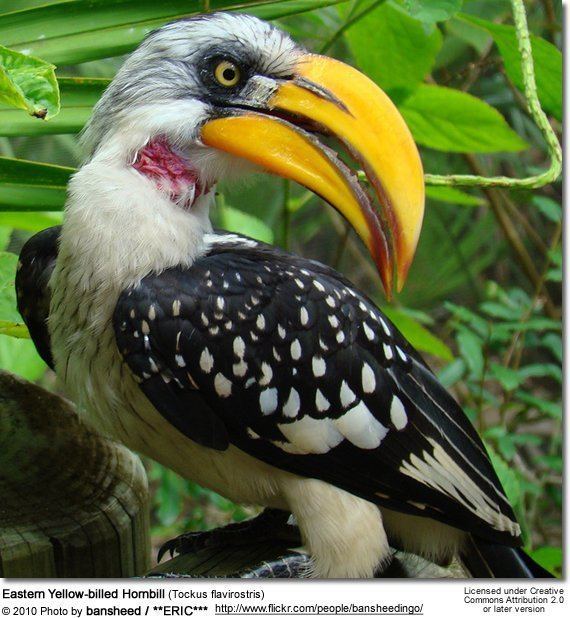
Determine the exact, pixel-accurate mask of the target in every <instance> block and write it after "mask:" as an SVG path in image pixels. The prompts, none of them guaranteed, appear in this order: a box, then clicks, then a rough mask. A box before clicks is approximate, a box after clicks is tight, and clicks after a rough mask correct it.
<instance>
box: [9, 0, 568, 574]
mask: <svg viewBox="0 0 570 618" xmlns="http://www.w3.org/2000/svg"><path fill="white" fill-rule="evenodd" d="M44 5H45V6H44ZM525 6H526V10H527V13H528V20H529V27H530V30H531V33H532V35H533V37H532V45H533V55H534V60H535V70H536V76H537V83H538V91H539V97H540V101H541V105H542V107H543V108H544V110H545V111H546V112H547V114H548V115H549V119H550V122H551V124H552V126H553V128H554V129H555V130H556V131H557V133H560V131H561V124H560V123H561V113H562V59H561V53H560V51H559V50H560V47H561V37H562V27H561V24H562V16H561V12H562V8H561V4H560V2H558V1H557V0H529V1H528V2H525ZM235 8H239V9H240V10H244V11H246V12H252V13H255V14H257V15H259V16H261V17H264V18H267V19H273V20H275V21H276V23H277V24H278V25H279V26H280V27H282V28H284V29H286V30H287V31H289V32H290V33H291V35H292V36H293V37H294V38H295V39H297V40H298V41H300V42H302V43H303V44H304V45H305V46H306V47H307V48H308V49H310V50H312V51H315V52H321V53H327V54H329V55H333V56H335V57H337V58H340V59H343V60H345V61H347V62H349V63H351V64H353V65H355V66H357V67H359V68H360V69H361V70H363V71H364V72H365V73H367V74H368V75H369V76H370V77H371V78H372V79H374V80H375V81H376V82H377V83H378V84H379V85H380V86H381V87H382V88H384V89H385V90H386V91H387V92H388V94H389V95H390V97H391V98H392V99H393V100H394V101H395V103H396V104H397V105H398V107H399V109H400V110H401V112H402V114H403V115H404V117H405V119H406V120H407V122H408V123H409V126H410V128H411V130H412V132H413V134H414V137H415V139H416V141H417V142H418V144H419V145H420V147H421V154H422V159H423V163H424V168H425V170H426V172H429V173H437V174H450V173H454V174H456V173H476V174H478V175H500V174H502V175H506V176H510V177H521V178H522V177H526V176H529V175H532V174H535V173H538V172H539V171H540V170H541V169H543V168H544V167H545V166H546V165H547V160H548V157H547V153H546V147H545V143H544V141H543V138H542V136H541V133H540V132H539V131H538V129H537V128H536V126H535V125H534V123H533V122H532V120H531V119H530V117H529V114H528V112H527V108H526V103H525V100H524V97H523V94H522V77H521V70H520V57H519V55H518V50H517V44H516V38H515V31H514V28H513V26H512V23H513V21H512V10H511V9H512V7H511V4H510V2H509V1H508V0H312V1H310V0H287V1H282V2H270V1H269V2H268V1H267V0H262V1H249V2H248V1H246V0H244V1H242V2H235V1H231V0H218V1H215V0H212V1H210V2H203V1H191V0H185V1H184V2H182V1H180V0H169V1H168V2H161V3H157V2H151V1H149V0H89V1H86V0H67V1H66V2H53V3H51V4H49V5H46V0H2V2H1V3H0V251H2V252H1V253H0V333H1V334H0V367H1V368H4V369H8V370H10V371H12V372H15V373H18V374H20V375H22V376H24V377H26V378H28V379H30V380H34V381H38V382H40V383H41V384H43V385H44V386H48V387H50V388H54V389H55V388H57V387H56V382H55V377H54V375H53V374H52V373H51V372H50V371H47V370H46V367H45V366H44V365H43V363H42V361H41V360H40V358H39V357H38V355H37V354H36V352H35V350H34V347H33V344H32V342H31V341H30V340H29V339H27V335H26V330H25V327H23V325H22V324H21V323H20V322H21V320H20V317H19V315H18V314H17V312H16V309H15V298H14V288H13V279H14V272H15V266H16V254H17V253H18V251H19V249H20V247H21V245H22V243H23V242H24V241H25V239H26V238H28V237H29V236H30V235H31V234H32V233H33V232H35V231H37V230H40V229H43V228H45V227H48V226H50V225H53V224H57V223H59V222H60V221H61V220H62V213H61V208H62V206H63V201H64V198H65V183H66V180H67V178H68V176H69V174H70V173H71V171H72V169H69V168H74V167H76V166H78V165H79V164H80V162H81V152H80V149H79V146H78V143H77V139H76V136H75V134H76V133H77V132H78V131H79V130H80V129H81V127H82V126H83V124H84V122H85V121H86V119H87V118H88V117H89V114H90V110H91V107H92V105H93V104H94V102H95V101H96V100H97V98H98V97H99V95H100V93H101V92H102V90H103V89H104V87H105V86H106V84H107V83H108V79H109V78H111V77H112V76H113V75H114V73H115V72H116V70H117V68H118V67H119V66H120V65H121V62H122V57H121V56H122V55H124V54H125V53H128V51H130V50H131V49H133V47H134V46H135V45H136V44H137V43H138V42H139V41H140V39H141V38H142V36H144V34H145V33H146V32H148V31H149V30H150V29H152V28H154V27H156V26H158V25H160V24H161V23H164V22H166V21H169V20H171V19H173V18H176V17H179V16H182V15H186V14H191V13H195V12H200V11H201V10H217V9H235ZM2 45H4V46H5V47H6V48H8V49H5V48H3V47H1V46H2ZM14 52H19V54H17V53H16V54H15V53H14ZM22 54H23V56H22ZM30 54H31V55H32V56H35V57H37V58H41V59H42V60H44V61H46V62H47V63H53V64H55V65H57V70H56V72H55V75H56V76H57V78H58V80H59V86H60V91H61V112H60V113H59V114H58V115H55V114H56V112H57V103H58V102H57V100H56V99H55V98H54V97H55V95H54V93H53V92H51V91H50V88H51V85H53V83H54V79H53V68H52V67H51V66H50V65H49V64H48V65H44V64H42V65H41V66H40V65H34V67H32V68H33V69H34V71H35V73H34V76H35V77H34V78H37V77H38V75H39V76H40V77H41V79H42V80H43V86H42V87H43V88H44V90H43V91H42V92H40V93H39V95H38V96H36V99H35V102H34V101H32V102H30V100H24V99H22V98H21V97H20V98H19V99H18V100H15V99H14V97H12V98H11V97H10V96H8V95H7V92H9V88H7V87H6V84H7V83H8V82H6V79H8V80H10V79H11V80H12V82H11V83H12V85H13V84H14V83H16V85H18V84H19V85H20V86H21V87H22V88H23V86H22V83H23V81H22V80H25V79H27V77H29V70H28V69H30V67H29V61H28V58H29V55H30ZM19 68H23V71H22V72H21V73H18V70H19ZM30 70H31V69H30ZM22 76H23V77H22ZM18 79H19V80H20V81H18ZM50 84H51V85H50ZM9 85H10V84H9V83H8V86H9ZM24 85H25V84H24ZM50 92H51V94H50ZM36 94H37V93H36ZM42 97H43V98H42ZM38 101H40V103H41V105H40V108H43V109H47V111H48V119H47V120H42V119H41V118H37V117H33V116H32V115H30V114H28V113H26V111H23V110H22V109H16V107H23V108H25V109H27V111H28V112H30V113H31V114H33V113H36V116H38V115H39V116H42V115H44V112H42V111H41V110H40V112H38V109H39V108H38V107H37V105H36V107H34V104H37V102H38ZM48 103H49V105H48ZM50 115H51V116H52V117H53V118H51V119H50ZM22 160H24V161H28V162H43V163H49V164H52V165H54V166H63V167H47V166H38V165H36V164H34V163H25V162H22ZM427 195H428V200H427V210H426V217H425V223H424V228H423V232H422V236H421V239H420V245H419V249H418V253H417V256H416V259H415V263H414V265H413V267H412V270H411V273H410V277H409V280H408V283H407V286H406V288H405V290H404V292H403V293H402V294H400V295H399V296H398V297H397V298H396V299H395V300H394V301H393V302H392V303H391V304H390V305H387V304H386V302H385V300H384V298H383V296H382V293H381V287H380V285H379V279H378V276H377V273H376V271H375V269H374V267H373V265H372V263H371V261H370V259H369V257H368V256H367V254H366V251H365V249H364V247H363V246H362V245H361V244H360V242H359V241H358V239H357V238H356V237H355V235H354V234H353V232H352V231H350V230H349V229H348V227H347V225H346V224H345V222H344V221H343V220H342V219H341V218H340V217H339V215H337V214H336V212H334V211H333V210H332V209H330V208H321V207H320V204H319V200H318V199H317V198H316V197H315V196H314V195H312V194H311V193H309V192H307V191H305V190H304V189H302V188H301V187H298V186H293V185H290V184H289V183H287V182H284V181H283V180H280V179H276V178H271V177H268V176H257V177H254V178H251V179H250V181H249V182H248V184H246V185H239V186H219V195H218V204H217V208H216V210H215V212H214V214H213V216H214V218H215V223H216V224H217V225H219V226H220V227H225V228H228V229H234V230H239V231H240V232H243V233H245V234H249V235H251V236H254V237H257V238H260V239H262V240H265V241H268V242H273V243H275V244H278V245H281V246H283V247H286V248H287V249H290V250H291V251H294V252H296V253H299V254H302V255H304V256H309V257H312V258H316V259H318V260H321V261H323V262H325V263H328V264H331V265H333V266H334V267H336V268H338V269H340V270H341V271H342V272H344V273H345V274H346V275H347V276H348V277H349V278H350V279H351V280H352V281H353V282H354V283H355V284H356V285H358V286H359V287H360V288H362V289H363V290H365V291H366V292H367V293H368V294H369V295H370V296H371V297H372V298H374V299H375V300H376V302H377V303H378V304H379V305H381V306H382V307H383V309H384V310H385V311H386V313H387V314H388V315H389V317H390V318H391V319H392V320H393V321H394V322H395V323H396V324H397V325H398V326H399V328H400V329H401V330H402V331H403V333H404V334H405V335H406V336H407V337H408V338H409V339H410V340H411V342H412V343H413V344H414V345H415V346H416V347H417V348H418V349H419V350H421V351H422V352H423V353H424V354H425V355H426V357H427V359H428V360H429V362H430V363H431V365H432V367H433V368H434V369H435V370H436V371H437V372H438V374H439V376H440V378H441V380H442V381H443V383H444V384H445V385H446V386H447V387H449V388H450V389H452V391H453V392H454V394H455V396H456V397H457V398H458V400H459V401H460V402H461V404H462V405H463V406H464V408H465V410H466V412H467V414H468V415H469V416H470V418H471V419H472V421H473V422H474V423H475V425H476V426H477V428H478V429H479V431H480V432H481V434H482V435H483V437H484V439H485V441H486V444H487V446H488V448H489V451H490V453H491V455H492V458H493V460H494V463H495V466H496V468H497V470H498V473H499V476H500V477H501V480H502V482H503V483H504V485H505V488H506V491H507V493H508V494H509V496H510V499H511V500H512V503H513V505H514V507H515V510H516V512H517V515H518V517H519V518H520V521H521V524H522V527H523V530H524V534H525V540H526V544H527V547H528V549H529V551H530V552H531V553H532V554H533V555H534V557H535V559H537V560H538V561H539V562H541V563H542V564H543V565H544V566H546V567H547V568H550V569H553V570H555V571H556V572H558V573H560V569H561V560H562V552H561V548H560V546H561V539H562V527H561V510H562V469H563V464H562V429H561V423H562V398H561V388H562V370H561V365H562V338H561V319H560V316H561V301H562V292H561V279H562V253H561V225H562V214H561V186H560V185H559V183H556V184H555V185H550V186H547V187H544V188H543V189H540V190H538V191H533V192H530V191H506V190H497V189H486V190H484V191H481V190H476V189H470V190H469V191H466V190H459V189H456V188H449V187H428V191H427ZM147 466H148V470H149V476H150V479H151V484H152V487H153V489H154V502H153V504H154V507H153V513H152V521H153V538H154V541H155V543H156V544H157V546H158V545H160V543H161V542H162V541H164V540H166V539H167V538H169V537H172V536H173V535H176V534H179V533H181V532H183V531H185V530H188V529H202V528H207V527H211V526H215V525H219V524H222V523H225V522H227V521H230V520H239V519H243V518H244V517H248V516H249V515H251V514H252V513H253V512H254V511H253V510H252V509H246V508H244V507H241V506H236V505H234V504H232V503H231V502H229V501H228V500H226V499H224V498H222V497H220V496H217V495H215V494H213V493H212V492H209V491H207V490H204V489H202V488H200V487H198V486H196V485H194V484H192V483H190V482H188V481H185V480H183V479H181V478H179V477H178V476H176V475H175V474H174V473H172V472H170V471H168V470H166V469H164V468H162V467H161V466H159V465H158V464H156V463H153V462H150V461H149V462H147Z"/></svg>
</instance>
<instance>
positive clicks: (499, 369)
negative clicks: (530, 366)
mask: <svg viewBox="0 0 570 618" xmlns="http://www.w3.org/2000/svg"><path fill="white" fill-rule="evenodd" d="M490 369H491V375H492V376H493V378H495V380H497V381H498V382H499V384H500V385H501V386H502V387H503V388H504V389H505V390H506V391H513V390H515V388H517V387H518V386H519V385H520V384H521V382H523V381H524V379H525V376H524V375H522V373H519V372H518V371H515V370H514V369H511V368H510V367H504V366H503V365H499V364H497V363H491V367H490Z"/></svg>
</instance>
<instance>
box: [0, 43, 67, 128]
mask: <svg viewBox="0 0 570 618" xmlns="http://www.w3.org/2000/svg"><path fill="white" fill-rule="evenodd" d="M0 40H1V39H0ZM0 103H2V104H4V105H8V106H10V107H13V108H16V109H18V110H22V109H23V110H25V111H27V112H28V114H31V115H32V116H35V117H36V122H37V119H38V118H42V119H44V118H45V119H46V120H47V119H49V118H52V117H53V116H56V115H57V114H58V112H59V89H58V86H57V80H56V78H55V67H54V66H53V64H49V63H48V62H44V61H43V60H40V59H39V58H34V57H32V56H28V55H25V54H22V53H20V52H18V51H15V50H12V49H8V48H7V47H3V46H2V45H0ZM38 124H40V123H38Z"/></svg>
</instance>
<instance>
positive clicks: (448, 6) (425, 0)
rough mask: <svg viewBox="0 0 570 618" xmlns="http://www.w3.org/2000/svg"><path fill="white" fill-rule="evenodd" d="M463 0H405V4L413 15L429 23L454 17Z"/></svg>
mask: <svg viewBox="0 0 570 618" xmlns="http://www.w3.org/2000/svg"><path fill="white" fill-rule="evenodd" d="M462 4H463V0H404V6H405V7H406V9H407V10H408V12H409V13H410V15H411V16H412V17H415V18H416V19H419V20H420V21H424V22H426V23H428V24H430V23H434V22H437V21H445V20H446V19H449V18H450V17H453V15H455V13H457V12H458V11H459V10H460V9H461V6H462Z"/></svg>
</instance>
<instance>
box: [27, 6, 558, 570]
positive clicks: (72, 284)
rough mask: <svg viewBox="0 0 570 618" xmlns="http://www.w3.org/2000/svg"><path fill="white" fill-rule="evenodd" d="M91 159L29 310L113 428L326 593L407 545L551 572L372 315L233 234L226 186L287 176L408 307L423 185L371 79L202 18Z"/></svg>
mask: <svg viewBox="0 0 570 618" xmlns="http://www.w3.org/2000/svg"><path fill="white" fill-rule="evenodd" d="M83 138H84V141H85V144H86V145H87V148H88V152H89V155H88V159H87V161H86V162H85V164H84V165H83V166H82V167H81V168H80V169H79V171H78V172H77V173H76V174H75V175H74V177H73V179H72V180H71V182H70V185H69V195H68V200H67V204H66V208H65V220H64V224H63V226H62V227H61V229H60V228H53V229H49V230H47V231H44V232H42V233H40V234H38V235H36V236H34V237H33V238H32V239H30V240H29V241H28V242H27V243H26V245H25V246H24V248H23V250H22V253H21V257H20V265H19V270H18V273H17V290H18V302H19V309H20V311H21V313H22V315H23V318H24V320H25V321H26V324H27V325H28V326H29V330H30V332H31V335H32V337H33V339H34V342H35V343H36V346H37V348H38V351H39V352H40V354H41V355H42V356H43V358H44V359H45V360H46V361H47V362H48V364H50V365H51V366H52V367H53V368H54V369H55V371H56V373H57V375H58V377H59V379H60V380H61V381H62V383H63V385H64V386H65V389H66V391H67V393H68V394H69V395H70V396H71V397H72V398H73V399H74V400H75V401H76V402H77V403H78V405H79V407H80V408H81V410H82V411H83V412H84V414H85V416H86V418H87V419H88V420H89V422H90V423H92V425H93V426H94V427H96V428H97V429H98V430H99V431H101V432H103V433H104V434H107V435H109V436H112V437H113V438H115V439H117V440H119V441H121V442H123V443H125V444H126V445H127V446H129V447H130V448H131V449H133V450H135V451H138V452H140V453H143V454H145V455H147V456H149V457H151V458H153V459H155V460H157V461H159V462H161V463H162V464H164V465H165V466H167V467H169V468H171V469H173V470H175V471H177V472H178V473H179V474H181V475H182V476H184V477H186V478H188V479H192V480H194V481H196V482H198V483H199V484H200V485H202V486H204V487H208V488H210V489H212V490H214V491H216V492H218V493H220V494H222V495H224V496H226V497H228V498H230V499H231V500H234V501H236V502H239V503H249V504H257V505H263V506H265V507H268V508H269V509H275V510H276V511H277V512H280V513H282V512H284V513H286V514H287V515H288V514H289V513H292V514H293V516H294V518H295V521H296V524H297V526H298V529H299V531H300V533H301V536H302V539H303V542H304V544H305V546H306V548H307V550H308V552H309V554H310V556H311V567H310V568H311V572H312V574H313V575H314V576H316V577H370V576H373V574H374V573H375V572H377V571H379V570H381V569H382V568H383V567H384V566H385V565H386V563H387V562H388V561H389V557H390V548H389V542H390V543H392V544H393V545H394V546H398V547H402V548H403V549H405V550H408V551H411V552H415V553H418V554H421V555H423V556H426V557H428V558H431V559H435V560H439V561H442V560H446V559H450V558H451V557H452V556H454V555H460V556H463V557H464V560H465V562H466V564H467V566H468V568H469V569H470V570H471V572H472V574H473V575H474V576H490V575H496V576H512V577H517V576H518V577H531V576H546V575H548V574H547V573H546V572H544V571H542V570H541V569H540V567H539V566H538V565H536V564H534V563H533V562H532V561H531V560H530V558H528V557H527V556H526V555H525V554H524V553H523V552H522V550H521V549H520V545H521V531H520V527H519V525H518V524H517V522H516V519H515V516H514V514H513V511H512V508H511V506H510V504H509V501H508V499H507V498H506V496H505V493H504V491H503V488H502V487H501V484H500V482H499V480H498V478H497V476H496V474H495V472H494V470H493V467H492V465H491V463H490V460H489V457H488V455H487V452H486V451H485V448H484V446H483V444H482V442H481V440H480V438H479V437H478V435H477V433H476V431H475V430H474V428H473V427H472V426H471V424H470V423H469V421H468V420H467V418H466V417H465V415H464V413H463V412H462V410H461V409H460V407H459V406H458V404H457V403H456V402H455V401H454V399H453V398H452V397H451V396H450V395H449V394H448V393H447V392H446V391H445V389H444V388H443V387H442V386H441V385H440V384H439V382H438V381H437V378H436V377H435V376H434V374H433V373H432V372H431V371H430V369H429V368H428V367H427V366H426V364H425V362H424V361H423V360H422V358H421V357H420V356H419V354H418V353H417V352H416V351H415V350H414V349H413V348H412V347H411V346H410V344H409V343H408V342H407V341H406V340H405V339H404V337H403V336H402V335H401V334H400V333H399V332H398V330H397V329H396V328H395V326H394V325H393V324H392V323H391V322H390V320H389V319H388V318H387V317H386V316H385V315H384V314H383V313H382V312H381V311H380V310H379V309H378V308H377V307H376V306H375V304H374V303H373V302H372V301H371V300H370V298H368V297H367V295H366V294H365V293H363V292H362V291H360V290H358V289H356V288H355V287H354V286H353V285H352V284H351V283H350V282H349V281H348V280H347V279H345V278H344V277H343V276H341V275H340V274H339V273H337V272H335V271H334V270H333V269H331V268H329V267H327V266H324V265H323V264H320V263H318V262H315V261H313V260H308V259H303V258H300V257H298V256H295V255H291V254H290V253H287V252H285V251H281V250H279V249H277V248H274V247H272V246H269V245H266V244H263V243H261V242H257V241H255V240H252V239H250V238H247V237H245V236H242V235H239V234H235V233H227V232H224V231H215V230H213V229H212V226H211V223H210V219H209V210H210V207H211V205H212V202H213V198H214V193H215V192H214V187H215V185H216V182H217V181H218V180H220V179H226V178H231V177H239V176H241V175H243V174H244V173H246V172H249V171H252V170H253V171H255V170H263V171H266V172H270V173H273V174H276V175H279V176H281V177H283V178H286V179H289V180H294V181H296V182H298V183H300V184H301V185H304V186H305V187H307V188H308V189H310V190H311V191H313V192H314V193H316V194H318V195H319V196H320V197H322V198H323V199H324V200H325V201H327V202H328V203H330V204H331V205H332V206H333V207H335V208H336V209H337V210H338V211H339V212H340V213H342V215H344V217H345V218H346V219H347V220H348V221H349V222H350V224H351V225H352V226H353V228H354V229H355V230H356V232H357V233H358V235H359V236H360V237H361V238H362V240H363V242H364V243H365V244H366V246H367V247H368V249H369V251H370V252H371V254H372V256H373V258H374V260H375V262H376V264H377V265H378V269H379V272H380V276H381V279H382V283H383V286H384V289H385V290H386V292H387V293H388V294H390V291H391V290H392V288H393V287H394V285H397V286H398V287H401V285H402V283H403V281H404V279H405V277H406V274H407V271H408V268H409V266H410V263H411V260H412V257H413V254H414V250H415V247H416V243H417V239H418V236H419V232H420V227H421V221H422V216H423V208H424V186H423V172H422V166H421V162H420V158H419V155H418V151H417V149H416V146H415V144H414V142H413V139H412V137H411V135H410V133H409V131H408V129H407V127H406V125H405V123H404V121H403V120H402V118H401V116H400V115H399V113H398V111H397V110H396V108H395V106H394V105H393V104H392V103H391V101H390V100H389V99H388V97H387V96H386V95H385V94H384V93H383V92H382V91H381V90H380V89H379V88H378V87H377V86H376V85H375V84H374V83H373V82H372V81H371V80H369V79H368V78H367V77H365V76H364V75H362V74H361V73H359V72H358V71H357V70H355V69H354V68H351V67H350V66H348V65H346V64H343V63H341V62H338V61H336V60H333V59H330V58H326V57H323V56H319V55H314V54H311V53H308V52H307V51H305V50H304V49H302V48H301V47H299V46H297V45H296V44H295V43H294V42H293V41H292V40H291V39H290V38H289V36H287V35H286V34H285V33H283V32H282V31H280V30H279V29H277V28H275V27H273V26H272V25H269V24H267V23H265V22H263V21H260V20H258V19H256V18H253V17H250V16H246V15H238V14H224V13H215V14H209V15H204V16H200V17H196V18H191V19H185V20H181V21H177V22H174V23H170V24H168V25H165V26H164V27H162V28H160V29H158V30H156V31H155V32H153V33H151V34H150V35H149V36H148V37H147V38H146V39H145V40H144V41H143V42H142V43H141V45H140V46H139V47H138V49H137V50H135V51H134V52H133V54H132V55H131V56H130V57H129V58H128V59H127V60H126V61H125V63H124V65H123V66H122V68H121V69H120V70H119V72H118V73H117V75H116V77H115V78H114V79H113V81H112V83H111V84H110V86H109V87H108V88H107V90H106V92H105V93H104V94H103V96H102V98H101V99H100V101H99V102H98V103H97V105H96V106H95V108H94V111H93V115H92V118H91V120H90V121H89V123H88V126H87V127H86V130H85V132H84V136H83ZM325 139H326V140H327V142H328V143H333V144H335V145H337V146H338V150H340V151H342V153H343V158H341V157H340V156H339V155H338V154H337V151H336V150H334V149H332V148H331V146H328V145H325V143H324V141H325ZM347 157H351V158H352V160H354V161H355V163H356V164H357V165H358V166H359V167H360V168H362V169H363V170H364V172H365V174H366V177H367V179H368V183H369V188H368V189H365V188H364V187H363V186H361V184H360V183H359V182H358V178H357V175H356V174H355V172H354V171H353V170H352V169H351V167H350V166H349V164H348V163H345V162H344V160H346V159H347ZM369 194H373V197H370V195H369ZM258 207H259V208H260V209H262V208H263V204H261V203H260V204H259V205H258ZM262 519H263V518H262ZM270 519H271V518H270ZM253 528H255V526H253ZM180 546H183V544H182V545H180Z"/></svg>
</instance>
